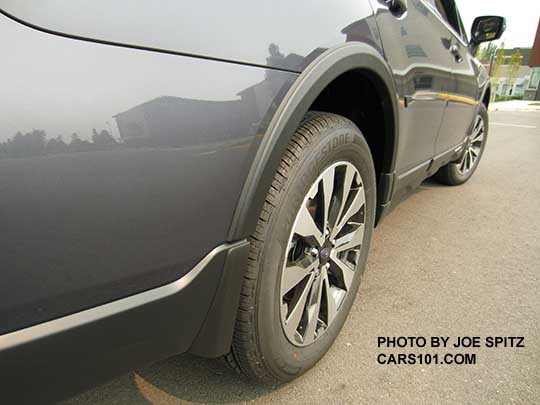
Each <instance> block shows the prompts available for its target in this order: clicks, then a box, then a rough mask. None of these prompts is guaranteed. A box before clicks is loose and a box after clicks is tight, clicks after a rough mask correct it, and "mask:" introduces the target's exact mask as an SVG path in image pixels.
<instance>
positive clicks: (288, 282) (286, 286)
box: [281, 259, 319, 296]
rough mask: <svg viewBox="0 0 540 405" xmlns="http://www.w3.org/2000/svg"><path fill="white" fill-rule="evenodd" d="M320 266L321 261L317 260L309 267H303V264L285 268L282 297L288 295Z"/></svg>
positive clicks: (282, 279)
mask: <svg viewBox="0 0 540 405" xmlns="http://www.w3.org/2000/svg"><path fill="white" fill-rule="evenodd" d="M318 266H319V260H318V259H317V260H315V261H314V262H313V263H310V264H309V265H307V266H302V262H297V263H296V264H294V265H291V266H286V267H285V268H283V274H282V275H281V296H283V295H285V294H287V293H288V292H289V291H291V290H292V289H293V288H294V287H296V286H297V285H298V284H299V283H300V282H301V281H302V280H303V279H305V278H306V276H307V275H308V274H309V273H310V272H312V271H313V270H315V269H316V268H317V267H318Z"/></svg>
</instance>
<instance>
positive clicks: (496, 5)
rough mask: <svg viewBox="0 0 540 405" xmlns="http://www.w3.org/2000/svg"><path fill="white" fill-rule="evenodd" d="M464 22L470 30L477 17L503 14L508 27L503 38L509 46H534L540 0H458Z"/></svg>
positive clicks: (539, 17) (539, 13)
mask: <svg viewBox="0 0 540 405" xmlns="http://www.w3.org/2000/svg"><path fill="white" fill-rule="evenodd" d="M456 3H457V4H458V6H459V9H460V11H461V16H462V17H463V23H464V24H465V27H466V28H467V30H468V31H469V30H470V27H471V25H472V22H473V20H474V18H475V17H477V16H480V15H501V16H504V17H506V20H507V25H508V28H507V29H506V33H505V34H504V36H503V38H502V40H503V41H504V43H505V46H506V47H507V48H513V47H532V45H533V42H534V35H535V33H536V27H537V26H538V21H539V19H540V0H456Z"/></svg>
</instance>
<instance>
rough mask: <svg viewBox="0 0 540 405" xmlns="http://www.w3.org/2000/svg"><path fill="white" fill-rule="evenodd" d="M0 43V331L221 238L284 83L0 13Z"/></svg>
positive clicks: (170, 268) (176, 264) (160, 271)
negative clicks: (66, 34)
mask: <svg viewBox="0 0 540 405" xmlns="http://www.w3.org/2000/svg"><path fill="white" fill-rule="evenodd" d="M0 49H2V52H3V53H4V54H6V55H10V57H9V58H5V59H4V60H3V63H2V76H1V78H0V87H1V88H2V94H1V96H0V102H1V108H2V117H0V137H1V139H0V144H1V145H2V146H1V148H2V149H1V151H0V190H1V194H2V198H1V199H0V229H1V230H2V234H1V245H2V248H3V252H2V259H1V260H2V266H1V268H2V271H1V277H2V282H1V283H0V296H1V297H2V299H1V300H0V334H1V333H6V332H8V331H11V330H15V329H19V328H22V327H26V326H29V325H32V324H35V323H38V322H43V321H46V320H49V319H53V318H55V317H59V316H63V315H66V314H69V313H73V312H76V311H80V310H83V309H86V308H89V307H92V306H95V305H99V304H102V303H105V302H108V301H111V300H114V299H118V298H122V297H125V296H128V295H130V294H134V293H137V292H140V291H144V290H146V289H150V288H153V287H156V286H159V285H163V284H166V283H168V282H171V281H173V280H175V279H177V278H179V277H180V276H182V275H183V274H185V273H186V272H187V271H189V269H191V268H192V267H193V266H194V264H195V263H197V261H198V260H200V259H201V258H202V257H203V256H204V255H205V254H207V253H208V252H209V251H210V250H212V249H213V248H214V247H215V246H217V245H219V244H220V243H223V242H225V241H226V240H227V232H228V228H229V225H230V222H231V218H232V215H233V212H234V209H235V207H236V203H237V200H238V198H239V194H240V191H241V189H242V186H243V182H244V179H245V177H246V174H247V169H248V167H249V164H250V163H251V160H252V159H253V154H254V152H253V150H254V149H256V145H257V144H258V143H259V142H260V138H261V136H262V134H263V133H264V132H265V129H266V126H267V125H268V121H269V117H271V116H272V115H273V112H274V111H275V108H276V106H277V105H278V104H279V102H280V99H281V97H282V94H284V92H285V91H286V90H287V89H288V88H289V87H290V85H291V84H292V83H293V82H294V80H295V79H296V74H294V73H288V72H280V71H270V70H265V69H260V68H254V67H250V66H241V65H235V64H228V63H224V62H215V61H205V60H201V59H193V58H186V57H181V56H177V55H168V54H163V53H153V52H147V51H141V50H136V49H128V48H122V47H113V46H106V45H101V44H96V43H90V42H84V41H78V40H72V39H68V38H63V37H57V36H53V35H49V34H44V33H42V32H39V31H36V30H32V29H29V28H27V27H25V26H23V25H21V24H19V23H17V22H14V21H12V20H10V19H8V18H7V17H4V16H0ZM93 129H95V133H94V134H93ZM58 136H62V141H56V138H57V137H58ZM70 138H71V142H70ZM51 139H52V141H51ZM67 143H69V146H67V145H66V144H67Z"/></svg>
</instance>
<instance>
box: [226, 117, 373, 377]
mask: <svg viewBox="0 0 540 405" xmlns="http://www.w3.org/2000/svg"><path fill="white" fill-rule="evenodd" d="M374 214H375V171H374V167H373V162H372V159H371V155H370V151H369V147H368V145H367V143H366V141H365V139H364V137H363V136H362V134H361V132H360V131H359V130H358V128H357V127H356V126H355V125H354V124H353V123H352V122H351V121H349V120H347V119H345V118H343V117H340V116H337V115H333V114H327V113H310V114H308V116H307V117H306V119H305V120H304V122H303V123H302V125H301V126H300V128H299V129H298V130H297V131H296V133H295V135H294V137H293V138H292V139H291V141H290V142H289V145H288V147H287V150H286V152H285V156H283V158H282V160H281V163H280V166H279V169H278V171H277V173H276V174H275V177H274V181H273V183H272V186H271V188H270V190H269V192H268V195H267V197H266V203H265V205H264V207H263V210H262V212H261V215H260V218H259V221H258V225H257V230H256V232H255V233H254V234H253V235H252V236H251V252H250V255H249V265H248V270H247V274H246V276H245V279H244V281H243V287H242V295H241V302H240V307H239V310H238V314H237V321H236V327H235V333H234V339H233V345H232V348H231V353H230V354H229V355H228V356H227V359H228V361H229V362H230V363H231V365H233V367H235V368H236V369H238V370H240V371H242V372H243V373H244V374H245V375H247V376H248V377H250V378H251V379H254V380H256V381H258V382H262V383H264V384H269V385H277V384H280V383H283V382H286V381H290V380H292V379H294V378H296V377H297V376H299V375H300V374H302V373H304V372H305V371H306V370H308V369H309V368H311V367H312V366H313V365H314V364H315V363H316V362H317V361H318V360H319V359H320V358H321V357H322V356H323V355H324V354H325V353H326V351H327V350H328V349H329V348H330V346H331V345H332V343H333V341H334V340H335V338H336V337H337V335H338V333H339V331H340V329H341V327H342V326H343V323H344V322H345V319H346V317H347V315H348V313H349V311H350V308H351V306H352V303H353V301H354V298H355V295H356V292H357V290H358V286H359V284H360V278H361V274H362V272H363V270H364V266H365V262H366V258H367V253H368V249H369V244H370V240H371V233H372V229H373V224H374V217H375V215H374Z"/></svg>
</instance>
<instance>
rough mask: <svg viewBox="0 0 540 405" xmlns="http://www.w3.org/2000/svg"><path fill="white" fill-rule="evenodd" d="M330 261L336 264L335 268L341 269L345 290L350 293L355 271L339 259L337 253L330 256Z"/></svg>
mask: <svg viewBox="0 0 540 405" xmlns="http://www.w3.org/2000/svg"><path fill="white" fill-rule="evenodd" d="M330 259H331V260H332V263H333V264H335V267H337V268H338V269H339V272H340V273H341V276H342V280H343V284H344V285H345V288H346V289H347V291H348V290H349V288H350V286H351V283H352V280H353V277H354V270H353V269H351V268H350V267H349V266H348V265H347V264H346V263H344V262H343V261H342V260H341V259H339V258H338V257H337V254H336V253H335V252H332V254H331V255H330Z"/></svg>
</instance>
